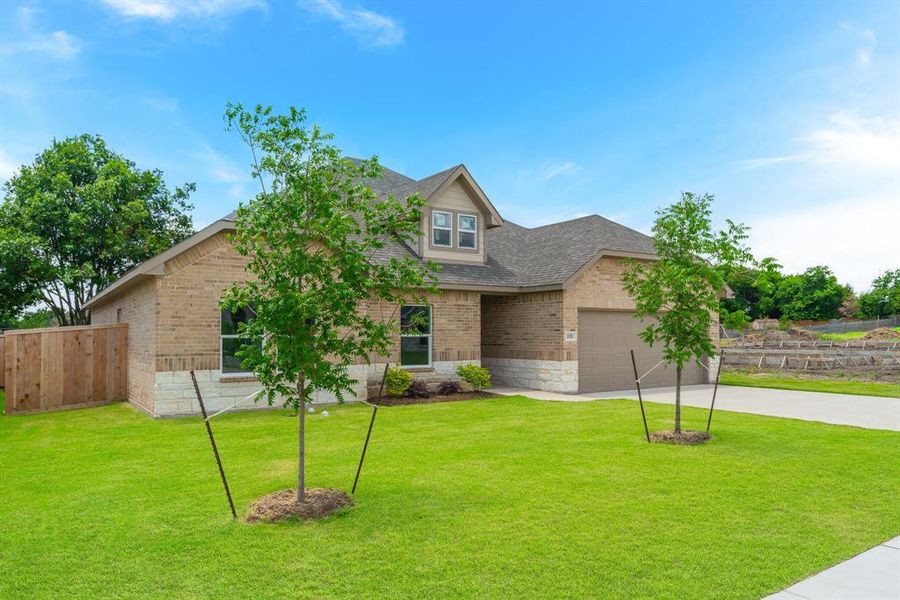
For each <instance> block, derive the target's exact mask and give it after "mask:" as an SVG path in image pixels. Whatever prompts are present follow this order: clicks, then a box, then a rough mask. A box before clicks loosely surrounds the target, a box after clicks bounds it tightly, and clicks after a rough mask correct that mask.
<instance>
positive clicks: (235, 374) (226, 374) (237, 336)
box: [219, 307, 256, 377]
mask: <svg viewBox="0 0 900 600" xmlns="http://www.w3.org/2000/svg"><path fill="white" fill-rule="evenodd" d="M247 308H248V310H250V311H251V312H252V313H253V314H256V311H255V310H253V309H252V308H250V307H247ZM225 311H226V309H224V308H220V309H219V376H220V377H249V376H252V375H253V374H254V373H253V371H228V372H225V340H226V339H228V340H235V339H241V334H239V333H222V313H223V312H225ZM228 312H231V311H230V310H229V311H228ZM241 368H243V367H241Z"/></svg>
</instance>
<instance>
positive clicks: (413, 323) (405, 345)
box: [400, 306, 431, 367]
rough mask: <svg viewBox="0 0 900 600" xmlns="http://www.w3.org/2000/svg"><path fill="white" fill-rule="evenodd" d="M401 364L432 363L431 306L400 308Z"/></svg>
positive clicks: (419, 365) (418, 364)
mask: <svg viewBox="0 0 900 600" xmlns="http://www.w3.org/2000/svg"><path fill="white" fill-rule="evenodd" d="M400 365H401V366H404V367H427V366H429V365H431V307H430V306H403V307H401V308H400Z"/></svg>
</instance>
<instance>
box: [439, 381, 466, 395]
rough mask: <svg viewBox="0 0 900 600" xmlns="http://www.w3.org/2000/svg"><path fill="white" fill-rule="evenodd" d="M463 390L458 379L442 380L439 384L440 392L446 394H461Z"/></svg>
mask: <svg viewBox="0 0 900 600" xmlns="http://www.w3.org/2000/svg"><path fill="white" fill-rule="evenodd" d="M462 391H463V389H462V385H460V383H459V382H458V381H450V380H448V381H442V382H441V384H440V385H439V386H438V393H439V394H444V395H445V396H446V395H447V394H459V393H462Z"/></svg>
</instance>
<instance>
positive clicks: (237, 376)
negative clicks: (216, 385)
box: [219, 373, 258, 383]
mask: <svg viewBox="0 0 900 600" xmlns="http://www.w3.org/2000/svg"><path fill="white" fill-rule="evenodd" d="M248 381H258V380H257V379H256V375H254V374H252V373H227V374H226V373H222V374H221V375H220V376H219V382H220V383H244V382H248Z"/></svg>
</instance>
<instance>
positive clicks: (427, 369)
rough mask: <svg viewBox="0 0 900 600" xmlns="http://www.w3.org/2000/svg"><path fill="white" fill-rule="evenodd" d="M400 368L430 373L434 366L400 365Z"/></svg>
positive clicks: (413, 371)
mask: <svg viewBox="0 0 900 600" xmlns="http://www.w3.org/2000/svg"><path fill="white" fill-rule="evenodd" d="M400 368H401V369H403V370H404V371H410V372H412V373H430V372H432V371H434V367H425V366H422V367H408V366H404V365H400Z"/></svg>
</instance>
